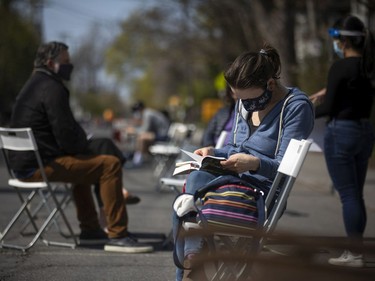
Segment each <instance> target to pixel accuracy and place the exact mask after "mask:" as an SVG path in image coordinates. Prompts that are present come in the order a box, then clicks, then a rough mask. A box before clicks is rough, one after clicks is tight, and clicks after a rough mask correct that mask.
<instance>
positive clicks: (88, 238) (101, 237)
mask: <svg viewBox="0 0 375 281" xmlns="http://www.w3.org/2000/svg"><path fill="white" fill-rule="evenodd" d="M107 242H108V236H107V233H105V232H104V231H103V230H102V229H101V228H100V229H97V230H90V231H88V230H83V231H81V234H80V235H79V244H80V245H103V244H105V243H107Z"/></svg>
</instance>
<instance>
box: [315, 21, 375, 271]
mask: <svg viewBox="0 0 375 281" xmlns="http://www.w3.org/2000/svg"><path fill="white" fill-rule="evenodd" d="M329 34H330V36H331V37H332V39H333V48H334V50H335V52H336V54H337V55H338V57H339V58H340V59H339V60H337V61H336V62H334V63H333V64H332V66H331V68H330V70H329V73H328V79H327V86H326V88H325V89H323V90H321V91H319V92H318V93H317V94H315V95H313V96H311V100H312V101H313V102H315V103H317V102H318V103H319V102H320V103H321V102H322V100H323V103H322V104H320V105H319V106H318V107H317V108H316V117H317V118H318V117H321V116H328V117H329V121H328V124H327V128H326V132H325V136H324V155H325V159H326V163H327V167H328V172H329V174H330V177H331V180H332V182H333V185H334V187H335V189H336V190H337V191H338V193H339V195H340V200H341V203H342V211H343V218H344V225H345V231H346V234H347V236H348V238H349V239H348V240H349V245H348V249H347V250H345V251H344V253H343V254H342V255H341V256H340V257H338V258H331V259H329V261H328V262H329V263H330V264H333V265H342V266H351V267H362V266H364V260H363V256H362V254H361V253H360V252H359V251H358V250H357V249H358V248H355V246H362V244H363V233H364V231H365V227H366V208H365V203H364V199H363V187H364V184H365V179H366V173H367V167H368V161H369V158H370V157H371V153H372V149H373V146H374V129H373V127H372V126H371V123H370V121H369V118H370V114H371V107H372V104H373V97H374V94H375V89H374V82H375V43H374V37H373V35H372V34H371V33H370V31H369V30H368V29H366V28H365V26H364V24H363V22H362V21H361V20H360V19H358V18H357V17H355V16H352V15H349V16H346V17H345V18H342V19H340V20H338V21H337V22H336V23H335V24H334V26H333V28H331V29H329Z"/></svg>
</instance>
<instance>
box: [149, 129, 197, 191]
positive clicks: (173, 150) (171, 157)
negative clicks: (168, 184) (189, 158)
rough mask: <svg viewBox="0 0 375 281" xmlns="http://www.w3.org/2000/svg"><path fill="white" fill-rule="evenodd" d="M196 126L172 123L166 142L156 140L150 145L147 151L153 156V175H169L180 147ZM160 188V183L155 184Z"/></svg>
mask: <svg viewBox="0 0 375 281" xmlns="http://www.w3.org/2000/svg"><path fill="white" fill-rule="evenodd" d="M195 129H196V127H195V125H193V124H184V123H178V122H175V123H172V124H171V125H170V127H169V130H168V138H169V141H167V142H157V143H155V144H154V145H152V146H150V148H149V151H150V153H151V154H152V155H153V156H154V160H155V161H154V162H155V168H154V176H155V178H157V179H158V180H159V179H160V178H162V177H167V176H171V175H172V172H173V169H174V165H175V163H176V160H177V158H178V157H179V155H180V154H181V150H180V148H181V147H183V146H184V144H186V143H187V142H188V141H189V140H190V138H191V136H192V134H193V132H194V131H195ZM156 189H157V190H159V189H160V183H159V182H158V183H157V185H156Z"/></svg>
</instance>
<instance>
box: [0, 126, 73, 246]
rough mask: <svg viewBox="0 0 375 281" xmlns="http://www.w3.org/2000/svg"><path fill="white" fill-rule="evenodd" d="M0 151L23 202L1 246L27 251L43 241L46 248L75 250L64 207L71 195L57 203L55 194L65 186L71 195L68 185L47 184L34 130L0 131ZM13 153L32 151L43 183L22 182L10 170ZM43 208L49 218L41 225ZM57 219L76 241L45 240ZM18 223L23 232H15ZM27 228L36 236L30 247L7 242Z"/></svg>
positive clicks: (11, 181)
mask: <svg viewBox="0 0 375 281" xmlns="http://www.w3.org/2000/svg"><path fill="white" fill-rule="evenodd" d="M0 149H1V150H2V153H3V156H4V160H5V163H6V166H7V169H8V172H9V180H8V184H9V186H12V187H13V188H14V189H15V191H16V193H17V195H18V197H19V199H20V200H21V207H20V208H19V209H18V211H17V212H16V214H15V215H14V216H13V218H12V219H11V220H10V222H9V223H8V225H7V226H6V227H5V229H4V231H2V232H1V234H0V247H1V248H11V249H18V250H22V251H26V250H28V249H30V248H31V247H32V246H34V244H35V243H36V241H37V240H38V239H39V238H41V240H42V241H43V242H44V243H45V244H46V245H54V246H64V247H71V248H75V247H76V246H77V244H78V243H77V238H76V236H75V235H74V233H73V230H72V227H71V225H70V223H69V221H68V219H67V217H66V215H65V213H64V211H63V208H64V207H65V206H66V204H67V203H68V202H69V200H70V194H69V193H65V194H64V195H63V198H62V199H60V200H58V198H57V195H56V191H57V189H58V188H59V187H63V188H64V189H63V191H64V192H69V190H68V189H69V188H68V186H67V185H68V183H57V182H49V181H48V179H47V177H46V174H45V172H44V166H43V163H42V160H41V157H40V154H39V151H38V147H37V144H36V142H35V138H34V135H33V132H32V130H31V129H30V128H19V129H9V128H0ZM10 151H14V152H17V151H29V152H32V153H34V155H35V158H36V161H37V163H38V168H39V170H40V172H41V176H42V179H43V180H42V181H40V182H23V181H21V180H19V179H17V178H16V176H15V174H14V172H13V171H12V169H11V165H10V160H9V152H10ZM22 191H28V195H27V197H26V199H25V196H24V195H23V194H22V193H23V192H22ZM38 196H39V197H40V199H41V201H40V202H39V204H38V206H37V207H36V208H34V209H33V210H32V209H31V207H32V203H36V200H35V199H36V198H38ZM42 207H45V208H44V209H45V210H46V211H47V215H45V216H44V221H43V222H42V223H38V220H39V219H40V216H41V215H42V212H40V211H41V209H42ZM22 214H26V215H27V217H26V222H25V221H22V220H21V219H22V218H23V216H22ZM58 216H61V217H62V220H63V221H64V224H65V226H66V227H67V229H68V232H69V233H68V236H69V237H71V238H72V239H73V242H72V243H67V242H59V241H50V240H47V239H44V237H43V235H44V234H45V232H46V230H47V228H48V226H49V225H50V224H51V223H52V222H54V223H56V224H57V222H56V221H55V220H56V219H57V217H58ZM37 217H38V218H37ZM18 223H19V224H20V225H22V227H21V228H20V229H16V227H15V226H16V225H18ZM27 225H31V226H32V228H33V232H34V236H33V237H32V239H31V241H30V242H29V243H28V244H27V245H24V244H25V243H22V245H20V244H21V243H18V244H11V243H9V242H8V243H7V242H6V241H5V238H6V236H7V235H8V234H9V233H10V232H11V230H13V232H16V231H17V230H18V234H19V235H22V233H23V232H24V231H25V228H26V227H27ZM59 229H60V228H59ZM60 234H62V233H60Z"/></svg>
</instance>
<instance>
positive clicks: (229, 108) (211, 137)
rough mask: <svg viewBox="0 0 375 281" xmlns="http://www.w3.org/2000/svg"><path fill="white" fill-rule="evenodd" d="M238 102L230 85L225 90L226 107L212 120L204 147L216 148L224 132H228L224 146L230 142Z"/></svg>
mask: <svg viewBox="0 0 375 281" xmlns="http://www.w3.org/2000/svg"><path fill="white" fill-rule="evenodd" d="M236 101H237V97H236V95H235V94H234V93H233V91H232V89H231V88H230V87H229V85H227V86H226V88H225V101H224V102H225V106H223V107H222V108H220V109H219V111H218V112H217V113H216V114H215V115H214V116H213V117H212V118H211V120H210V122H208V125H207V127H206V129H205V130H204V133H203V137H202V147H205V146H214V147H215V146H216V144H217V141H218V140H219V137H220V135H221V133H222V132H226V138H225V140H224V142H223V144H224V145H225V144H227V143H228V142H229V141H230V132H231V131H232V128H233V123H234V112H235V108H234V107H235V104H236Z"/></svg>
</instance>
